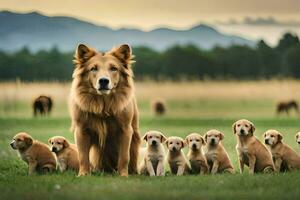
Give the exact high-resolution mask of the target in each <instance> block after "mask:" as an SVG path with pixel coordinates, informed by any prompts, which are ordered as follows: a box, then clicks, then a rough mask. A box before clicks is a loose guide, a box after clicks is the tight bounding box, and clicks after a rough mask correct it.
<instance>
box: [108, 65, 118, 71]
mask: <svg viewBox="0 0 300 200" xmlns="http://www.w3.org/2000/svg"><path fill="white" fill-rule="evenodd" d="M110 71H112V72H116V71H118V68H116V67H115V66H111V67H110Z"/></svg>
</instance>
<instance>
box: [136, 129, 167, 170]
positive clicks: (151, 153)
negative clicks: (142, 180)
mask: <svg viewBox="0 0 300 200" xmlns="http://www.w3.org/2000/svg"><path fill="white" fill-rule="evenodd" d="M143 139H144V140H146V142H147V147H146V151H145V154H144V158H143V160H142V162H141V165H140V174H144V175H150V176H164V175H165V167H164V161H165V150H164V147H163V145H162V143H163V142H165V141H166V140H167V138H166V137H165V136H164V135H163V134H162V133H161V132H159V131H148V132H147V133H146V134H145V135H144V137H143Z"/></svg>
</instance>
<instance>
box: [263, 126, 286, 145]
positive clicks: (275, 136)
mask: <svg viewBox="0 0 300 200" xmlns="http://www.w3.org/2000/svg"><path fill="white" fill-rule="evenodd" d="M264 139H265V144H267V145H270V146H273V145H275V144H277V143H278V142H280V141H281V140H282V135H281V133H279V132H278V131H276V130H267V131H266V132H265V133H264Z"/></svg>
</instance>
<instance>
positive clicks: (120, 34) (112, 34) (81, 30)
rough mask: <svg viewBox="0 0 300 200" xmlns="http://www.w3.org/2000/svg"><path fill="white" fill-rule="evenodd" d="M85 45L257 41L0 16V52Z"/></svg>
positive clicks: (206, 45)
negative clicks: (25, 47) (24, 48)
mask: <svg viewBox="0 0 300 200" xmlns="http://www.w3.org/2000/svg"><path fill="white" fill-rule="evenodd" d="M79 43H85V44H87V45H90V46H92V47H94V48H97V49H101V50H107V49H110V48H111V47H112V46H116V45H119V44H122V43H128V44H130V45H132V46H148V47H151V48H154V49H156V50H164V49H166V48H168V47H170V46H173V45H176V44H178V45H184V44H194V45H196V46H198V47H200V48H203V49H211V48H213V47H214V46H216V45H218V46H222V47H227V46H230V45H232V44H242V45H250V46H252V45H254V41H251V40H248V39H245V38H242V37H239V36H235V35H228V34H224V33H221V32H219V31H218V30H216V29H215V28H213V27H211V26H208V25H204V24H200V25H197V26H194V27H192V28H190V29H186V30H175V29H170V28H157V29H153V30H151V31H143V30H139V29H129V28H121V29H112V28H110V27H107V26H100V25H96V24H93V23H90V22H87V21H83V20H79V19H76V18H72V17H66V16H53V17H50V16H45V15H43V14H41V13H38V12H30V13H15V12H11V11H1V12H0V49H2V50H5V51H15V50H18V49H21V48H23V47H24V46H27V47H28V48H29V49H30V50H32V51H37V50H40V49H50V48H52V47H53V46H56V47H57V48H59V49H60V50H62V51H73V50H74V49H75V48H76V46H77V44H79Z"/></svg>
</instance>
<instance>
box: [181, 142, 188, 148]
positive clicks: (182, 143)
mask: <svg viewBox="0 0 300 200" xmlns="http://www.w3.org/2000/svg"><path fill="white" fill-rule="evenodd" d="M181 145H182V148H184V147H186V145H187V143H186V141H185V140H181Z"/></svg>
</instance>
